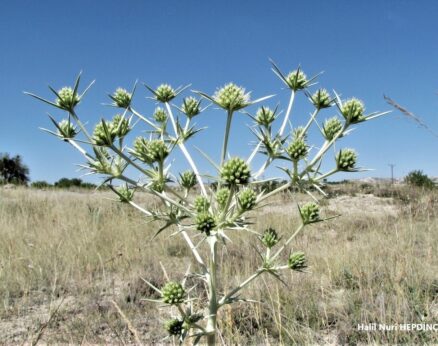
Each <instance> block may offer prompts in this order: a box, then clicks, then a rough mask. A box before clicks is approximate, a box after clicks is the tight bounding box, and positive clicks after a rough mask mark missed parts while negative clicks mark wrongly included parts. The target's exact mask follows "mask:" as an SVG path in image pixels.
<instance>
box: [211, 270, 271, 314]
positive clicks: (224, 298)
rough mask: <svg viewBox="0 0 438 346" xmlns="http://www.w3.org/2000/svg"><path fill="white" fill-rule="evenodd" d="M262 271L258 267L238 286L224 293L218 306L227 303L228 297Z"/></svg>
mask: <svg viewBox="0 0 438 346" xmlns="http://www.w3.org/2000/svg"><path fill="white" fill-rule="evenodd" d="M263 272H264V269H258V270H257V271H256V272H255V273H254V274H252V275H251V276H250V277H249V278H247V279H246V280H245V281H243V282H242V283H241V284H240V285H239V286H237V287H236V288H234V289H233V290H232V291H231V292H229V293H228V294H227V295H225V296H224V297H223V298H222V299H221V300H220V301H219V307H221V306H222V305H225V304H227V301H228V299H230V298H231V297H232V296H233V295H234V294H236V293H237V292H239V291H240V290H241V289H243V288H244V287H245V286H246V285H248V284H249V283H250V282H251V281H253V280H254V279H256V278H257V277H258V276H259V275H260V274H262V273H263Z"/></svg>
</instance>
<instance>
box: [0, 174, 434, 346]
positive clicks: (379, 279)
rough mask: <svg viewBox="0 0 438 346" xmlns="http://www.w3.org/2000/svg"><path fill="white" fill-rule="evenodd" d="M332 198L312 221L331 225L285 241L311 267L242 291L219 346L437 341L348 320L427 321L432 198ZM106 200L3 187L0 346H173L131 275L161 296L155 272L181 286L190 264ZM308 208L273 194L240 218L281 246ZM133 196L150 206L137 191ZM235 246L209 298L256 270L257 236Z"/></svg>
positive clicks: (173, 241) (393, 190)
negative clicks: (269, 232)
mask: <svg viewBox="0 0 438 346" xmlns="http://www.w3.org/2000/svg"><path fill="white" fill-rule="evenodd" d="M329 192H330V198H328V199H326V200H324V201H323V203H322V207H321V208H322V212H321V213H322V214H323V215H325V216H334V215H337V214H340V216H339V217H338V218H335V219H332V220H330V221H327V222H322V223H316V224H313V225H311V226H310V227H309V228H307V229H306V230H305V232H304V233H302V234H301V235H300V236H299V237H298V238H296V240H295V242H294V243H292V249H294V250H295V249H298V250H302V251H304V252H305V253H306V254H307V256H308V260H309V268H308V269H307V270H306V272H304V273H299V272H294V271H285V272H283V273H282V280H283V281H284V283H281V282H280V281H278V280H276V279H275V278H273V277H271V276H269V275H265V276H262V279H261V280H258V281H254V282H253V283H252V284H251V285H249V286H248V287H247V288H246V289H245V290H244V291H243V292H242V295H241V298H245V294H246V293H250V294H249V296H251V299H253V300H254V302H253V303H250V304H249V303H242V304H240V303H237V304H234V305H232V306H231V305H228V306H227V308H225V309H223V310H221V311H220V315H219V325H220V328H219V329H220V331H221V332H220V335H219V337H218V342H221V343H223V344H227V345H228V344H242V345H245V344H271V345H277V344H285V345H288V344H293V343H296V344H303V343H318V344H321V343H323V344H345V343H348V344H356V343H437V342H438V333H436V332H430V331H429V332H419V331H391V332H385V331H360V330H358V325H359V324H368V323H382V324H387V325H394V324H400V323H436V321H437V320H438V274H437V273H438V255H437V248H438V209H437V205H438V193H437V192H436V191H435V192H428V191H422V190H419V189H418V190H417V189H411V188H407V187H405V186H395V187H391V186H384V185H382V186H377V185H365V184H362V185H361V184H358V183H357V184H353V183H351V184H344V185H337V186H333V187H330V188H329ZM106 198H107V199H106ZM111 198H114V194H112V193H111V192H94V191H87V190H76V191H71V190H50V189H48V190H45V191H43V190H37V189H30V188H15V189H10V190H8V189H1V190H0V237H1V241H0V296H1V302H2V305H1V310H0V313H1V315H0V317H1V320H0V335H1V337H0V340H1V341H2V342H3V343H4V344H11V343H35V342H37V341H40V342H45V343H73V344H92V343H101V344H108V343H112V344H128V343H132V342H135V340H136V338H138V339H139V340H140V341H141V342H142V343H145V344H149V343H161V342H165V343H172V339H171V338H170V339H166V340H165V341H162V340H163V338H164V337H165V336H166V335H167V333H166V331H165V330H164V329H163V327H162V324H163V321H165V320H166V319H168V318H169V316H171V315H172V313H173V311H172V308H170V307H168V308H164V309H162V308H159V306H157V304H153V303H150V302H147V301H145V300H144V298H152V299H154V298H155V299H157V295H156V293H155V292H154V291H153V290H152V289H151V288H149V286H148V285H146V284H145V283H144V281H142V278H145V279H147V280H149V281H150V282H152V283H154V285H156V286H157V287H161V286H162V285H163V284H164V283H165V281H166V275H168V276H169V277H172V278H174V279H177V280H178V279H182V277H183V275H184V272H185V271H186V269H187V266H188V264H190V263H191V264H192V269H196V262H195V261H194V260H193V259H192V254H191V252H190V250H189V249H188V248H187V247H186V244H185V243H184V242H183V241H182V240H181V238H180V235H179V234H176V235H175V236H172V237H171V235H172V233H173V231H174V230H172V229H167V230H166V231H164V232H163V233H161V234H160V235H159V236H158V240H157V241H154V242H151V238H152V237H153V235H154V234H155V232H156V231H157V229H158V228H159V227H160V223H147V220H146V219H145V218H144V217H143V216H142V214H140V213H139V212H137V211H136V210H135V209H133V208H132V207H130V206H129V205H125V204H122V203H117V202H115V201H112V200H111ZM307 199H308V198H307V197H306V196H304V195H297V194H289V193H284V194H282V195H279V196H276V197H275V199H273V200H270V201H269V202H270V205H269V206H267V207H266V208H263V209H262V210H261V211H254V212H252V213H251V214H250V215H251V217H253V220H252V221H253V222H254V223H255V225H254V226H253V228H254V229H255V230H257V231H260V232H261V231H262V230H263V229H265V228H266V227H268V226H272V227H275V228H276V229H277V230H278V232H279V233H281V236H282V237H286V236H287V235H288V234H289V233H288V232H292V230H293V229H295V228H296V226H297V224H298V223H299V222H300V221H299V216H298V212H297V207H296V202H298V201H300V202H301V201H303V200H307ZM135 200H136V201H137V202H138V204H141V205H143V206H154V205H155V206H158V203H157V201H155V200H152V199H151V198H150V197H147V196H146V195H142V194H141V193H138V194H136V196H135ZM193 235H194V236H195V233H194V232H193ZM194 239H195V240H196V239H197V238H196V237H194ZM232 239H233V243H231V244H229V246H227V247H224V246H219V249H218V250H219V251H218V254H219V266H220V268H221V270H220V271H219V272H220V273H221V274H220V275H221V277H220V280H219V282H220V285H221V287H219V292H226V291H228V290H229V289H230V288H232V287H233V286H235V285H236V284H238V283H239V282H241V281H242V280H244V279H245V278H246V277H247V276H249V275H251V274H252V273H253V272H254V270H255V269H256V268H257V264H258V262H259V258H258V254H257V252H256V251H254V248H256V249H258V248H260V241H259V240H258V239H257V237H256V236H252V235H251V234H249V233H247V232H245V233H239V232H237V231H236V234H235V235H234V236H233V238H232ZM206 250H207V249H206V248H204V247H202V246H201V247H200V251H201V253H203V252H204V251H206ZM283 255H284V257H285V258H287V256H288V253H284V254H283ZM162 268H165V271H166V273H163V269H162ZM198 288H199V292H200V293H201V292H204V289H201V287H198ZM195 289H197V288H195ZM259 300H260V301H262V302H263V303H262V302H259ZM175 343H177V341H176V340H175Z"/></svg>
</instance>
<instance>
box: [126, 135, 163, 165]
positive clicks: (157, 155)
mask: <svg viewBox="0 0 438 346" xmlns="http://www.w3.org/2000/svg"><path fill="white" fill-rule="evenodd" d="M132 153H133V154H134V156H136V157H137V158H138V159H140V160H141V161H143V162H145V163H147V164H153V163H156V162H163V161H164V159H165V158H166V157H167V156H168V155H169V148H168V146H167V145H166V143H164V141H163V140H161V139H152V140H147V139H146V138H144V137H137V138H136V139H135V141H134V150H133V151H132Z"/></svg>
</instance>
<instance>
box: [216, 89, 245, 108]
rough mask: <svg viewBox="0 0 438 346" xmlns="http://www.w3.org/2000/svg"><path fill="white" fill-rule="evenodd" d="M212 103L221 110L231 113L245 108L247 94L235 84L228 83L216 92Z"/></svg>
mask: <svg viewBox="0 0 438 346" xmlns="http://www.w3.org/2000/svg"><path fill="white" fill-rule="evenodd" d="M213 99H214V101H215V102H216V103H217V104H218V105H219V106H221V107H222V108H224V109H226V110H228V111H230V112H233V111H237V110H239V109H242V108H245V107H246V106H248V104H249V93H247V94H246V93H245V89H244V88H242V87H239V86H237V85H236V84H233V83H229V84H227V85H225V86H224V87H222V88H221V89H219V90H218V91H216V93H215V94H214V95H213Z"/></svg>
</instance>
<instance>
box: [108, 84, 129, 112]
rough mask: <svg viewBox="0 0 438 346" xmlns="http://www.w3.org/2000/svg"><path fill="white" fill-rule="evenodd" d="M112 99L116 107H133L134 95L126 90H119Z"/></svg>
mask: <svg viewBox="0 0 438 346" xmlns="http://www.w3.org/2000/svg"><path fill="white" fill-rule="evenodd" d="M110 98H111V99H112V100H113V101H114V106H116V107H119V108H128V107H129V106H130V105H131V98H132V94H131V93H129V92H128V91H127V90H126V89H123V88H117V89H116V91H115V92H114V93H113V94H112V95H111V96H110Z"/></svg>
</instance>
